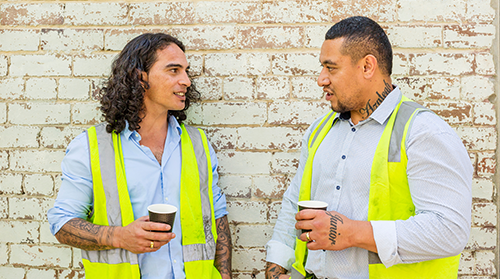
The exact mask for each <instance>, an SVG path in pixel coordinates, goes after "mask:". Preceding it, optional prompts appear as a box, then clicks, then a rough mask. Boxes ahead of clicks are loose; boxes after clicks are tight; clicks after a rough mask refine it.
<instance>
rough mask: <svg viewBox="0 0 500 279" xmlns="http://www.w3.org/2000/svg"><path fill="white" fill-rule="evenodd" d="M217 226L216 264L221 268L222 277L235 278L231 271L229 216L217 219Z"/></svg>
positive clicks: (218, 268)
mask: <svg viewBox="0 0 500 279" xmlns="http://www.w3.org/2000/svg"><path fill="white" fill-rule="evenodd" d="M215 225H216V226H217V244H216V252H215V262H214V265H215V267H216V268H217V270H219V272H220V274H221V276H222V278H233V277H232V272H231V251H232V249H233V247H232V243H231V232H230V231H229V224H228V222H227V216H224V217H221V218H219V219H217V220H215Z"/></svg>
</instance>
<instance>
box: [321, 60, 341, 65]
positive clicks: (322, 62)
mask: <svg viewBox="0 0 500 279" xmlns="http://www.w3.org/2000/svg"><path fill="white" fill-rule="evenodd" d="M319 63H321V65H323V64H330V65H337V63H336V62H333V61H332V60H329V59H327V60H324V61H321V60H320V61H319Z"/></svg>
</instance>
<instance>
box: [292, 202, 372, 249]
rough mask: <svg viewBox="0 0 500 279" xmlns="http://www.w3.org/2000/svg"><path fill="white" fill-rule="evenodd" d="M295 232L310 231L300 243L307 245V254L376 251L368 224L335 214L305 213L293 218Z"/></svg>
mask: <svg viewBox="0 0 500 279" xmlns="http://www.w3.org/2000/svg"><path fill="white" fill-rule="evenodd" d="M295 219H296V220H297V223H296V224H295V228H296V229H298V230H302V229H305V230H311V231H310V232H309V239H310V241H309V240H308V239H307V236H306V233H303V234H301V235H300V240H302V241H305V242H308V243H307V248H308V249H310V250H320V249H322V250H343V249H346V248H349V247H360V248H364V249H367V250H370V251H373V252H376V251H377V247H376V244H375V240H374V238H373V229H372V226H371V224H370V222H368V221H356V220H351V219H349V218H347V217H345V216H344V215H342V214H340V213H338V212H336V211H324V210H312V209H305V210H301V211H299V212H298V213H297V214H296V215H295Z"/></svg>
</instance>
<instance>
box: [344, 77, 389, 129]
mask: <svg viewBox="0 0 500 279" xmlns="http://www.w3.org/2000/svg"><path fill="white" fill-rule="evenodd" d="M375 88H376V90H372V89H371V88H370V89H369V90H370V91H369V96H368V98H367V101H366V103H365V105H364V106H363V107H362V108H360V109H358V110H355V111H351V121H352V123H354V125H356V124H358V123H359V121H362V120H365V119H367V118H368V117H370V115H372V114H373V112H375V110H376V109H377V108H378V107H379V106H380V105H381V104H382V102H383V101H384V100H385V98H386V97H387V96H388V95H389V93H391V91H392V90H393V87H392V81H391V78H390V77H387V78H383V79H382V80H381V81H380V82H378V84H377V86H375Z"/></svg>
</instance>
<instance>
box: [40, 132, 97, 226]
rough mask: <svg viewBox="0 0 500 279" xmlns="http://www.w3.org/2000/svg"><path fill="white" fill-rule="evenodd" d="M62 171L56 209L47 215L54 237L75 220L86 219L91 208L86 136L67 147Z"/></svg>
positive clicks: (79, 137)
mask: <svg viewBox="0 0 500 279" xmlns="http://www.w3.org/2000/svg"><path fill="white" fill-rule="evenodd" d="M61 169H62V177H61V180H62V182H61V187H60V189H59V193H58V195H57V199H56V201H55V203H54V207H52V208H51V209H49V211H48V212H47V218H48V221H49V224H50V231H51V232H52V234H54V235H55V234H56V233H57V232H58V231H59V230H60V229H61V227H62V226H63V225H64V224H66V222H68V221H69V220H71V219H73V218H82V219H87V217H88V214H89V211H90V207H91V206H92V199H93V192H92V173H91V170H90V158H89V151H88V143H87V137H86V134H85V133H82V134H80V135H79V136H77V137H76V138H75V139H74V140H73V141H71V143H70V144H69V145H68V148H67V149H66V156H65V157H64V159H63V161H62V163H61Z"/></svg>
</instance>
